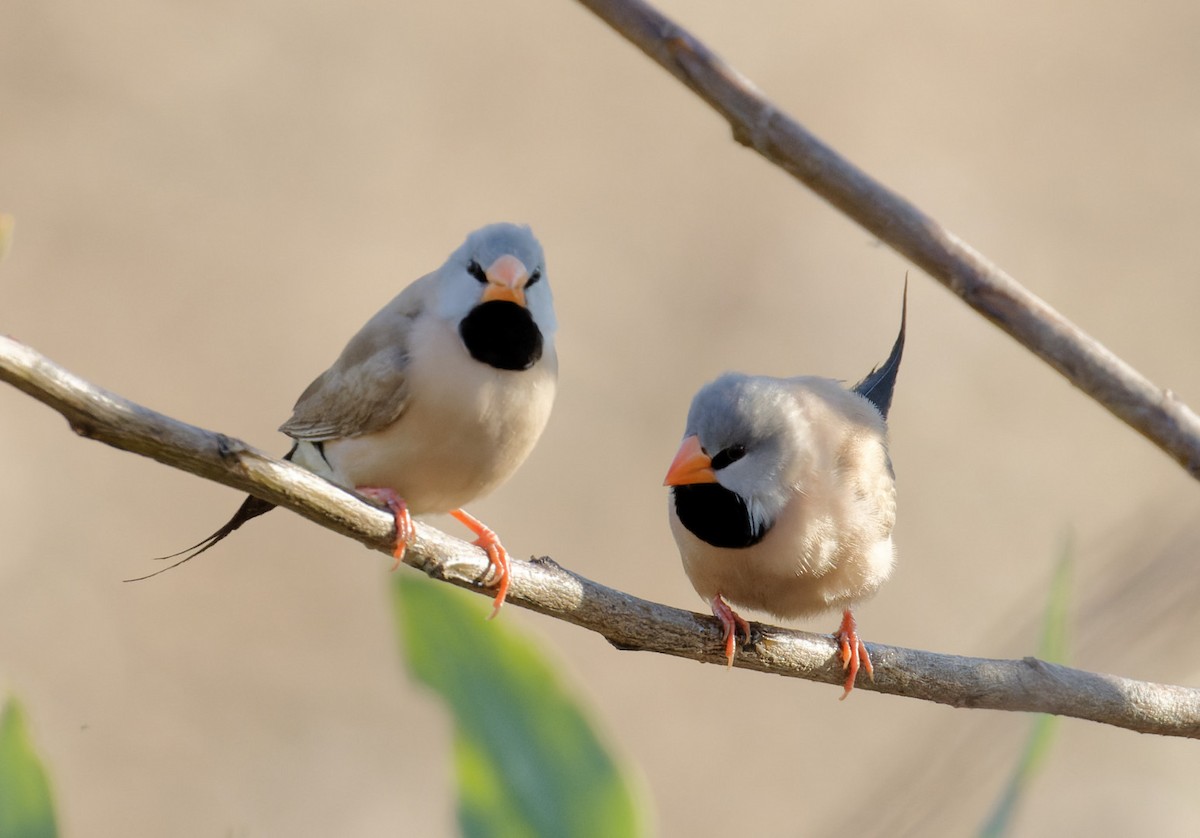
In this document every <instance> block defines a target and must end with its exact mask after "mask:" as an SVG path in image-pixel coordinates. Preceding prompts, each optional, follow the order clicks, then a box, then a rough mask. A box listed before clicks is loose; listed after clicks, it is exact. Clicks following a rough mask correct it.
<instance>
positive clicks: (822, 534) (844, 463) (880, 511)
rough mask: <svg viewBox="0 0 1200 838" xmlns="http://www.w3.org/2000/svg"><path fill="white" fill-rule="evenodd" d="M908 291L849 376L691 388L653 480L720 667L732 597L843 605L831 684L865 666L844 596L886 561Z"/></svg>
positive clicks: (730, 647) (851, 596) (869, 590)
mask: <svg viewBox="0 0 1200 838" xmlns="http://www.w3.org/2000/svg"><path fill="white" fill-rule="evenodd" d="M907 290H908V289H907V284H906V286H905V294H904V302H903V304H902V308H901V316H900V332H899V335H898V336H897V338H896V340H895V343H894V345H893V346H892V350H891V353H890V354H889V355H888V358H887V360H886V361H884V363H883V364H882V365H880V366H878V367H876V368H874V369H872V370H871V372H870V373H869V374H868V375H867V376H866V377H865V378H864V379H863V380H862V381H860V382H859V383H858V384H856V385H855V386H854V387H851V388H847V387H846V386H845V385H844V384H843V383H842V382H840V381H837V380H834V379H830V378H821V377H817V376H799V377H794V378H774V377H770V376H765V375H746V374H744V373H738V372H729V373H725V374H723V375H721V376H719V377H718V378H716V379H715V380H713V381H711V382H709V383H707V384H705V385H704V386H703V387H702V388H701V389H700V390H699V392H697V393H696V395H695V397H694V398H693V399H692V403H691V407H690V409H689V410H688V416H687V423H686V427H685V430H684V435H683V442H682V443H681V444H680V446H679V450H678V452H677V453H676V455H675V457H674V459H673V460H672V462H671V465H670V468H669V469H668V470H667V476H666V479H665V480H664V481H663V484H664V485H665V486H668V487H670V492H669V502H668V516H669V519H670V525H671V532H672V534H673V535H674V537H675V541H676V544H677V545H678V547H679V552H680V557H681V558H682V561H683V568H684V571H685V572H686V573H687V576H688V578H689V579H690V580H691V583H692V586H693V587H694V588H695V589H696V593H698V594H699V595H700V597H701V598H702V599H704V600H706V601H707V602H708V603H709V605H710V607H711V608H712V613H713V616H715V617H716V618H717V620H718V621H719V622H720V624H721V627H722V630H723V641H724V652H725V659H726V662H727V663H728V665H729V666H732V665H733V660H734V655H735V653H736V648H735V647H736V640H737V635H738V634H739V633H741V634H742V635H744V636H745V638H746V641H747V643H749V642H750V626H749V623H747V622H746V620H745V619H743V618H742V617H741V616H740V615H739V614H738V613H737V612H736V611H735V610H734V608H733V606H734V605H736V606H738V607H744V608H750V609H754V610H756V611H762V612H766V613H768V614H771V615H773V616H775V617H778V618H781V619H794V618H798V617H805V616H810V615H812V614H816V613H819V612H822V611H827V610H833V609H837V608H841V609H843V611H842V622H841V625H840V627H839V628H838V630H837V632H836V633H835V634H834V638H835V641H836V643H837V645H838V650H839V653H840V657H841V663H842V669H843V670H844V672H845V683H844V692H843V693H842V696H841V697H842V698H843V699H844V698H846V696H848V695H850V692H851V690H853V689H854V684H855V680H856V677H857V675H858V672H859V669H860V668H862V669H863V670H865V671H866V673H867V674H868V676H870V677H871V678H872V679H874V668H873V667H872V664H871V656H870V654H869V653H868V651H867V648H866V645H865V644H864V643H863V642H862V640H861V639H860V638H859V636H858V628H857V624H856V622H855V620H854V614H853V609H852V606H853V605H854V604H855V603H857V602H859V601H861V600H863V599H865V598H867V597H869V596H871V595H873V594H874V593H875V592H876V591H877V590H878V588H879V587H880V585H882V584H883V582H884V581H886V580H887V578H888V576H889V575H890V574H891V571H892V565H893V563H894V560H895V552H894V548H893V545H892V527H893V526H894V524H895V521H896V478H895V474H894V472H893V470H892V462H891V458H890V455H889V453H888V436H887V416H888V411H889V410H890V408H891V404H892V394H893V391H894V389H895V385H896V374H897V372H898V371H899V369H900V359H901V356H902V355H903V353H904V334H905V326H906V323H907V320H908V294H907Z"/></svg>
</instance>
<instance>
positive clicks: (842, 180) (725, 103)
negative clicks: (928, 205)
mask: <svg viewBox="0 0 1200 838" xmlns="http://www.w3.org/2000/svg"><path fill="white" fill-rule="evenodd" d="M579 2H580V3H582V4H583V5H584V6H587V7H588V8H589V9H591V10H592V11H593V12H595V13H596V15H598V16H599V17H600V18H602V19H603V20H604V21H605V22H606V23H608V24H609V25H610V26H612V27H613V28H614V29H615V30H617V32H619V33H620V34H621V35H623V36H625V37H626V38H628V39H629V40H630V41H631V42H633V43H634V44H635V45H636V46H637V47H638V48H639V49H641V50H642V52H644V53H646V55H648V56H650V58H652V59H654V60H655V61H656V62H658V64H660V65H661V66H662V67H663V68H664V69H665V70H667V72H669V73H671V75H673V76H675V77H676V78H677V79H679V80H680V81H681V82H683V83H684V84H685V85H687V86H688V87H689V88H690V89H691V90H692V91H693V92H694V93H696V95H698V96H699V97H700V98H701V99H703V100H704V101H705V102H707V103H708V104H709V105H710V106H712V108H713V109H714V110H716V111H717V112H718V113H719V114H721V116H723V117H724V118H725V119H726V120H728V122H729V124H730V126H731V127H732V128H733V136H734V139H736V140H737V141H738V142H739V143H742V144H743V145H746V146H748V147H750V148H752V149H754V150H755V151H757V152H758V153H759V154H761V155H762V156H763V157H765V158H766V159H767V160H769V161H771V162H772V163H774V164H775V165H777V166H779V167H781V168H782V169H784V170H785V171H786V172H788V174H790V175H792V176H793V177H794V178H796V179H797V180H799V181H800V182H801V183H803V184H804V185H805V186H807V187H808V188H809V189H811V190H812V191H813V192H815V193H817V194H818V195H820V196H821V197H822V198H824V199H825V200H827V201H828V202H829V203H831V204H833V205H834V206H835V207H837V208H838V209H839V210H841V211H842V212H843V213H845V214H846V215H847V216H849V217H850V218H851V219H852V220H853V221H855V222H857V223H858V224H859V225H861V226H862V227H863V228H865V229H867V230H869V231H870V232H871V233H872V234H874V235H875V236H877V237H878V238H879V239H880V241H883V242H885V243H887V244H888V245H889V246H890V247H892V248H893V249H894V250H896V251H897V252H899V253H900V254H902V255H903V256H905V257H907V258H908V259H910V260H912V261H913V262H914V263H915V264H917V265H919V266H920V267H921V268H922V269H924V270H925V271H926V272H927V273H929V275H930V276H932V277H934V278H935V279H937V280H938V281H939V282H941V283H942V284H943V285H945V286H946V287H947V288H949V289H950V290H951V291H953V292H954V293H955V294H957V295H958V296H959V297H961V298H962V299H963V301H964V302H966V303H967V304H968V305H969V306H971V307H972V308H974V309H975V310H976V311H977V312H979V313H980V314H982V315H983V316H984V317H986V318H987V319H988V320H991V321H992V322H993V323H995V324H996V325H997V326H999V327H1000V328H1001V329H1003V330H1004V331H1006V332H1008V333H1009V334H1010V335H1011V336H1012V337H1014V338H1016V340H1017V341H1019V342H1020V343H1021V344H1022V345H1024V346H1025V347H1026V348H1028V349H1029V350H1030V351H1032V352H1033V353H1034V354H1035V355H1037V356H1038V357H1039V358H1041V359H1042V360H1043V361H1045V362H1046V363H1048V364H1049V365H1050V366H1052V367H1054V369H1056V370H1058V371H1059V372H1060V373H1062V374H1063V376H1065V377H1066V378H1067V380H1068V381H1070V382H1071V383H1072V384H1074V385H1075V386H1076V387H1078V388H1079V389H1080V390H1082V391H1083V392H1085V393H1087V394H1088V395H1089V396H1091V397H1092V398H1093V399H1095V400H1096V401H1098V402H1099V403H1100V404H1102V405H1104V407H1106V408H1108V410H1109V411H1110V412H1112V413H1113V415H1115V416H1116V417H1117V418H1119V419H1120V420H1121V421H1123V422H1125V423H1126V424H1128V425H1129V426H1130V427H1132V428H1133V429H1134V430H1136V431H1138V432H1139V433H1141V434H1142V435H1143V436H1145V437H1146V438H1147V439H1149V440H1150V441H1151V442H1153V443H1154V444H1155V445H1157V446H1158V447H1159V448H1161V449H1162V450H1163V451H1165V452H1167V453H1168V454H1169V455H1170V456H1171V457H1173V458H1174V459H1175V460H1176V462H1178V463H1179V464H1180V465H1181V466H1183V467H1184V469H1186V470H1187V472H1188V473H1189V474H1190V475H1192V476H1193V477H1195V478H1198V479H1200V417H1198V416H1197V415H1196V413H1195V412H1193V411H1192V410H1191V409H1190V408H1189V407H1188V406H1187V405H1186V404H1184V403H1183V402H1181V401H1180V400H1179V399H1178V398H1176V396H1175V394H1174V393H1172V392H1171V391H1170V390H1165V389H1163V388H1161V387H1158V386H1157V385H1155V384H1154V383H1153V382H1151V381H1150V380H1149V379H1147V378H1146V377H1145V376H1143V375H1142V374H1141V373H1139V372H1138V371H1137V370H1135V369H1134V368H1133V367H1132V366H1130V365H1129V364H1127V363H1125V362H1124V361H1123V360H1121V359H1120V358H1118V357H1117V356H1116V355H1114V354H1113V353H1112V352H1110V351H1109V350H1108V349H1106V348H1105V347H1104V346H1103V345H1101V344H1100V343H1099V342H1098V341H1096V340H1095V339H1094V338H1092V337H1090V336H1089V335H1087V334H1086V333H1085V332H1084V331H1083V330H1082V329H1080V328H1079V327H1078V326H1076V325H1075V324H1074V323H1072V322H1071V321H1069V320H1068V319H1067V318H1065V317H1063V315H1062V314H1060V313H1059V312H1057V311H1055V310H1054V309H1053V308H1052V307H1051V306H1050V305H1048V304H1047V303H1046V302H1045V301H1044V300H1041V299H1039V298H1038V297H1037V296H1035V295H1034V294H1032V293H1030V292H1029V291H1028V290H1026V289H1025V288H1024V287H1023V286H1022V285H1020V284H1019V283H1018V282H1017V281H1016V280H1015V279H1013V278H1012V277H1010V276H1009V275H1008V274H1006V273H1005V272H1004V271H1002V270H1001V269H1000V268H999V267H997V266H996V265H995V264H993V263H992V262H990V261H989V260H988V259H987V258H986V257H984V256H983V255H982V254H980V253H979V252H977V251H976V250H974V249H973V248H971V247H970V245H968V244H967V243H966V242H964V241H962V240H961V239H959V238H958V237H957V236H955V235H954V234H953V233H951V232H950V231H949V230H947V229H946V228H945V227H943V226H942V225H940V224H939V223H938V222H936V221H935V220H933V219H932V218H930V217H929V216H927V215H926V214H925V213H923V212H921V210H920V209H918V208H917V207H916V206H914V205H913V204H912V203H910V202H909V201H907V200H906V199H905V198H903V197H901V196H900V195H898V194H896V193H895V192H893V191H891V190H890V189H888V188H887V187H885V186H883V185H882V184H881V183H879V182H878V181H876V180H874V179H872V178H871V177H870V175H868V174H867V173H866V172H863V171H862V170H861V169H859V168H858V167H856V166H855V165H854V164H853V163H851V162H850V161H848V160H846V159H845V158H844V157H842V156H841V155H839V154H838V153H837V152H836V151H834V150H833V149H832V148H830V147H829V146H827V145H825V144H824V143H823V142H821V141H820V140H819V139H817V138H816V137H815V136H814V135H813V134H811V133H809V131H808V130H806V129H805V128H804V126H802V125H801V124H800V123H799V122H797V121H796V120H794V119H792V118H791V117H790V116H788V115H787V114H786V113H784V112H783V111H781V110H779V109H778V108H777V107H775V105H773V104H772V103H771V102H770V101H769V100H768V99H766V97H764V96H763V95H762V94H761V93H760V92H759V91H758V89H757V88H755V86H754V85H753V84H752V83H751V82H750V81H749V80H748V79H747V78H745V77H744V76H742V75H741V74H740V73H739V72H738V71H737V70H735V69H734V68H732V67H730V66H729V65H728V64H726V63H725V62H724V61H722V60H721V59H720V58H719V57H718V56H716V55H715V54H713V53H712V52H711V51H710V50H709V49H708V48H707V47H706V46H705V45H704V44H703V43H701V42H700V41H699V40H697V39H696V38H695V37H693V36H692V35H691V34H689V33H688V32H687V31H686V30H684V29H683V28H681V27H680V26H678V25H677V24H676V23H674V22H673V21H672V20H670V19H669V18H667V17H666V16H664V15H663V14H662V13H660V12H659V11H657V10H656V9H655V8H654V7H652V6H650V5H649V4H647V3H644V2H641V0H579Z"/></svg>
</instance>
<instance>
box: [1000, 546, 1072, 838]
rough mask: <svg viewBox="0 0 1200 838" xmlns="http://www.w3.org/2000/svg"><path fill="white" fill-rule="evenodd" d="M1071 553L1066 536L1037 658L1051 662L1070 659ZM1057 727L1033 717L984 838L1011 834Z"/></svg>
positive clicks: (1047, 719) (1051, 720) (1044, 718)
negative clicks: (1019, 810)
mask: <svg viewBox="0 0 1200 838" xmlns="http://www.w3.org/2000/svg"><path fill="white" fill-rule="evenodd" d="M1071 554H1072V550H1071V540H1070V538H1067V539H1065V540H1064V543H1063V550H1062V554H1061V555H1060V556H1059V559H1058V566H1057V567H1056V568H1055V569H1054V579H1053V580H1052V581H1051V583H1050V597H1049V601H1048V602H1047V603H1046V616H1045V620H1044V622H1043V626H1042V638H1041V641H1040V642H1039V643H1038V657H1039V658H1041V659H1042V660H1044V661H1047V662H1049V663H1063V664H1065V663H1066V662H1067V602H1068V601H1069V600H1070V581H1071ZM1057 728H1058V716H1051V715H1047V714H1044V713H1042V714H1039V715H1038V716H1036V717H1035V718H1034V721H1033V729H1032V730H1030V731H1029V738H1028V739H1027V740H1026V741H1025V750H1024V751H1023V752H1022V753H1021V759H1020V760H1019V761H1018V762H1017V767H1016V768H1015V769H1014V770H1013V773H1012V776H1011V777H1009V780H1008V785H1007V786H1006V787H1005V789H1004V793H1003V794H1002V795H1001V796H1000V799H999V800H998V801H997V802H996V806H995V808H994V809H993V810H992V814H991V815H990V816H989V817H988V820H987V823H985V824H984V826H983V828H982V829H981V830H980V831H979V834H980V836H981V838H1001V836H1003V835H1007V834H1008V832H1009V830H1010V829H1011V827H1012V821H1013V817H1014V816H1015V815H1016V811H1017V805H1018V804H1019V803H1020V802H1021V798H1022V796H1023V794H1024V792H1025V789H1027V788H1028V787H1029V783H1030V782H1031V781H1032V780H1033V777H1034V776H1035V775H1036V774H1037V772H1038V769H1039V768H1041V765H1042V763H1043V762H1044V761H1045V759H1046V755H1047V754H1048V753H1049V752H1050V745H1051V743H1052V742H1053V741H1054V733H1055V731H1056V730H1057Z"/></svg>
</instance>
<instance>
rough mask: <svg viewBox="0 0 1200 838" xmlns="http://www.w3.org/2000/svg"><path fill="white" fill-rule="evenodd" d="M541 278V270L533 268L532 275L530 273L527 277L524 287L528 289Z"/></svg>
mask: <svg viewBox="0 0 1200 838" xmlns="http://www.w3.org/2000/svg"><path fill="white" fill-rule="evenodd" d="M541 278H542V269H541V268H534V269H533V273H531V274H530V275H529V281H528V282H526V283H525V287H526V288H528V287H529V286H530V285H533V283H535V282H537V281H538V280H539V279H541Z"/></svg>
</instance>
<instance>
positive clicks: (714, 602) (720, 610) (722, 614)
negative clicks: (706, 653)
mask: <svg viewBox="0 0 1200 838" xmlns="http://www.w3.org/2000/svg"><path fill="white" fill-rule="evenodd" d="M709 605H711V606H712V612H713V616H714V617H716V618H717V619H718V620H720V621H721V628H722V629H723V630H724V634H723V635H722V640H724V642H725V661H726V663H727V665H728V666H729V667H730V668H732V667H733V656H734V655H735V654H736V653H737V634H738V632H739V631H740V632H741V633H742V634H744V635H745V636H746V642H747V643H749V642H750V624H749V623H747V622H746V621H745V620H743V619H742V618H741V617H740V616H738V613H737V612H736V611H734V610H733V609H732V608H730V607H729V603H727V602H726V601H725V600H723V599H721V595H720V594H717V595H716V596H715V597H713V598H712V599H711V600H710V601H709Z"/></svg>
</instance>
